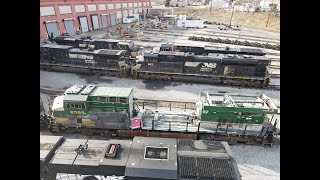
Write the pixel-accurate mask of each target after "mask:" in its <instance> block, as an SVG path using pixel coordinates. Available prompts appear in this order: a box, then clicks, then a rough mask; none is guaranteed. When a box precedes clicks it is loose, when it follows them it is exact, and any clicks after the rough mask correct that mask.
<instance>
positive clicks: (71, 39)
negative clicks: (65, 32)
mask: <svg viewBox="0 0 320 180" xmlns="http://www.w3.org/2000/svg"><path fill="white" fill-rule="evenodd" d="M64 40H68V41H76V40H77V39H75V38H64Z"/></svg>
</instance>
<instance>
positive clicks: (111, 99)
mask: <svg viewBox="0 0 320 180" xmlns="http://www.w3.org/2000/svg"><path fill="white" fill-rule="evenodd" d="M109 102H117V98H116V97H109Z"/></svg>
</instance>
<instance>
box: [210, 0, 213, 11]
mask: <svg viewBox="0 0 320 180" xmlns="http://www.w3.org/2000/svg"><path fill="white" fill-rule="evenodd" d="M212 1H213V0H211V1H210V2H211V6H210V14H211V11H212Z"/></svg>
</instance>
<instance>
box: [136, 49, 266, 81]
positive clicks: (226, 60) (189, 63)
mask: <svg viewBox="0 0 320 180" xmlns="http://www.w3.org/2000/svg"><path fill="white" fill-rule="evenodd" d="M270 63H271V61H270V59H268V58H267V57H264V56H251V55H231V54H228V55H224V54H209V55H208V56H202V55H194V54H193V53H184V52H175V51H161V52H159V53H157V54H153V53H144V57H143V58H140V59H139V60H137V65H135V66H133V67H132V74H133V77H134V78H141V79H160V80H176V81H187V82H203V83H209V84H213V83H214V84H226V85H234V86H248V87H249V86H250V87H268V85H269V81H270V75H269V65H270Z"/></svg>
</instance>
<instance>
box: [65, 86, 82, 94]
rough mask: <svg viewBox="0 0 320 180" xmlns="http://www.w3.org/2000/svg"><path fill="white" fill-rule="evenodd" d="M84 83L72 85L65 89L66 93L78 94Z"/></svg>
mask: <svg viewBox="0 0 320 180" xmlns="http://www.w3.org/2000/svg"><path fill="white" fill-rule="evenodd" d="M85 87H86V85H82V84H81V85H74V86H72V87H70V88H68V89H67V90H66V94H78V93H79V92H80V91H81V90H82V89H83V88H85Z"/></svg>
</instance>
